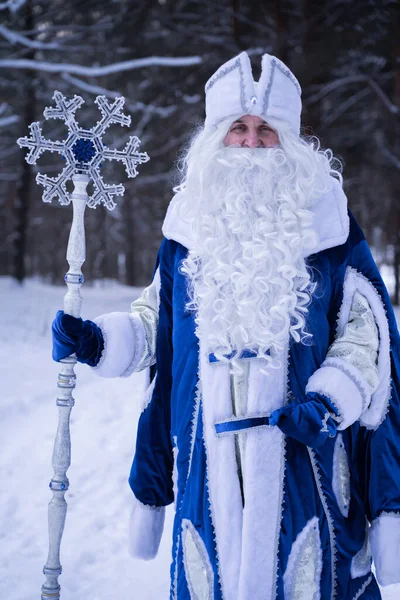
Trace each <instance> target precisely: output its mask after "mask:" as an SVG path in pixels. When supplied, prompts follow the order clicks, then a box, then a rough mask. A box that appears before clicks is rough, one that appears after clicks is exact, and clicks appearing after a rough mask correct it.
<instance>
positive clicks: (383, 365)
mask: <svg viewBox="0 0 400 600" xmlns="http://www.w3.org/2000/svg"><path fill="white" fill-rule="evenodd" d="M356 290H358V291H359V292H360V294H362V295H363V296H365V297H366V299H367V300H368V303H369V305H370V307H371V310H372V312H373V315H374V317H375V321H376V324H377V326H378V329H379V350H378V373H379V384H378V387H377V389H376V390H375V391H374V393H373V394H372V396H371V402H370V404H369V406H368V407H367V408H364V410H363V412H362V414H361V417H360V422H361V424H362V425H364V426H365V427H366V428H367V429H376V428H377V427H379V425H380V424H381V423H382V422H383V420H384V419H385V417H386V414H387V411H388V409H389V400H390V395H391V379H390V368H391V363H390V336H389V325H388V320H387V317H386V310H385V307H384V304H383V301H382V299H381V297H380V295H379V294H378V292H377V291H376V289H375V288H374V286H373V285H372V283H371V282H370V281H369V280H368V279H367V278H366V277H365V276H364V275H363V274H362V273H359V272H358V271H357V270H356V269H354V268H353V267H347V269H346V274H345V279H344V284H343V302H342V306H341V307H340V312H339V317H338V324H337V335H341V334H342V333H343V331H344V328H345V326H346V323H347V322H348V320H349V314H350V309H351V304H352V301H353V296H354V292H355V291H356Z"/></svg>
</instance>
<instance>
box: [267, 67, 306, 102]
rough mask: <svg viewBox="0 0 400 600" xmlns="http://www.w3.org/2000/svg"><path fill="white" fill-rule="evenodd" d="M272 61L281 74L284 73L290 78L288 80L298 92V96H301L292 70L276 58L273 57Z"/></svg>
mask: <svg viewBox="0 0 400 600" xmlns="http://www.w3.org/2000/svg"><path fill="white" fill-rule="evenodd" d="M273 62H275V64H276V67H277V68H278V69H279V70H280V72H281V73H282V75H285V76H286V77H288V78H289V79H290V81H291V82H292V83H293V85H294V87H295V88H296V90H297V93H298V94H299V96H301V87H300V84H299V82H298V81H297V79H296V77H295V76H294V75H293V73H292V71H291V70H290V69H288V68H287V66H286V65H285V64H284V63H283V62H282V61H281V60H279V59H278V58H274V59H273Z"/></svg>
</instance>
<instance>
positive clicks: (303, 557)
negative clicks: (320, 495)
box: [283, 517, 322, 600]
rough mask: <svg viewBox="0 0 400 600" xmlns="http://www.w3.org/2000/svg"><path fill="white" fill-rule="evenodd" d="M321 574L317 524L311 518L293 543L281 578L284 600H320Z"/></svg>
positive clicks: (315, 518) (316, 520) (315, 520)
mask: <svg viewBox="0 0 400 600" xmlns="http://www.w3.org/2000/svg"><path fill="white" fill-rule="evenodd" d="M321 572H322V548H321V540H320V535H319V523H318V518H317V517H313V518H312V519H311V520H310V521H309V522H308V523H307V525H306V526H305V527H304V529H303V530H302V531H301V532H300V533H299V535H298V536H297V538H296V540H295V541H294V542H293V545H292V549H291V551H290V555H289V559H288V564H287V568H286V571H285V574H284V576H283V585H284V590H285V600H320V599H321V590H320V581H321Z"/></svg>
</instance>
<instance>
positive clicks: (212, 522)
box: [195, 327, 225, 598]
mask: <svg viewBox="0 0 400 600" xmlns="http://www.w3.org/2000/svg"><path fill="white" fill-rule="evenodd" d="M195 334H196V337H197V340H198V356H200V333H199V328H198V327H197V328H196V331H195ZM199 360H200V359H199ZM199 372H200V364H199ZM199 381H200V379H199ZM200 393H201V388H200ZM201 415H202V420H203V444H204V452H205V455H206V488H207V499H208V510H209V513H210V519H211V524H212V528H213V541H214V547H215V553H216V558H215V564H216V568H217V573H218V584H219V586H220V590H221V595H222V598H224V597H225V593H224V585H223V581H222V573H221V565H220V564H219V558H218V543H217V536H216V533H215V514H214V509H213V505H212V504H211V490H210V479H209V465H208V448H207V442H206V436H205V433H204V432H205V429H206V423H205V419H204V410H202V411H201Z"/></svg>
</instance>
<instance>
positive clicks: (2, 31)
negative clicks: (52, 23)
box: [0, 25, 65, 50]
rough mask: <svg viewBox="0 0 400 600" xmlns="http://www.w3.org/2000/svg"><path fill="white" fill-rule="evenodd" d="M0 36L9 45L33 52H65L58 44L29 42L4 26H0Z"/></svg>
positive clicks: (23, 36)
mask: <svg viewBox="0 0 400 600" xmlns="http://www.w3.org/2000/svg"><path fill="white" fill-rule="evenodd" d="M0 35H1V36H2V37H3V38H4V39H6V40H7V41H8V42H10V44H21V45H22V46H25V47H26V48H31V49H33V50H65V47H63V46H62V45H60V44H55V43H46V42H36V41H33V40H30V39H29V38H27V37H26V36H25V35H22V34H21V33H18V32H17V31H12V30H11V29H8V28H7V27H4V25H0Z"/></svg>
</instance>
